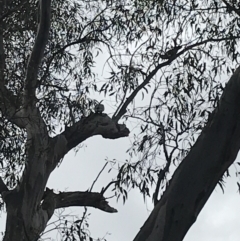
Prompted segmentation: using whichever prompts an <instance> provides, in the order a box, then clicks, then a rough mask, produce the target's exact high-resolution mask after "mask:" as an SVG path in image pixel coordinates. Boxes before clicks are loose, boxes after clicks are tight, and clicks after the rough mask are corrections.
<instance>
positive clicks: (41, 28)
mask: <svg viewBox="0 0 240 241" xmlns="http://www.w3.org/2000/svg"><path fill="white" fill-rule="evenodd" d="M39 4H40V22H39V24H38V31H37V37H36V40H35V43H34V46H33V50H32V53H31V56H30V57H29V61H28V66H27V74H26V80H25V104H26V105H28V104H29V103H31V102H32V101H33V100H34V99H35V90H36V87H37V75H38V68H39V65H40V63H41V60H42V57H43V53H44V49H45V46H46V44H47V40H48V34H49V29H50V20H51V0H39Z"/></svg>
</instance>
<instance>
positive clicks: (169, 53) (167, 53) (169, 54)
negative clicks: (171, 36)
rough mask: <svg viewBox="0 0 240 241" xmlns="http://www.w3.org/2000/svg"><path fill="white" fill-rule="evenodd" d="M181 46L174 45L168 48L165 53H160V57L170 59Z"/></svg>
mask: <svg viewBox="0 0 240 241" xmlns="http://www.w3.org/2000/svg"><path fill="white" fill-rule="evenodd" d="M181 48H182V46H176V47H174V48H172V49H170V50H168V51H167V52H166V53H165V54H160V57H161V58H162V59H172V58H174V57H175V55H176V54H177V52H178V50H179V49H181Z"/></svg>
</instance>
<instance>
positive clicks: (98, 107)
mask: <svg viewBox="0 0 240 241" xmlns="http://www.w3.org/2000/svg"><path fill="white" fill-rule="evenodd" d="M104 110H105V107H104V105H103V104H101V103H97V104H96V105H95V107H94V111H95V113H97V114H102V113H103V111H104Z"/></svg>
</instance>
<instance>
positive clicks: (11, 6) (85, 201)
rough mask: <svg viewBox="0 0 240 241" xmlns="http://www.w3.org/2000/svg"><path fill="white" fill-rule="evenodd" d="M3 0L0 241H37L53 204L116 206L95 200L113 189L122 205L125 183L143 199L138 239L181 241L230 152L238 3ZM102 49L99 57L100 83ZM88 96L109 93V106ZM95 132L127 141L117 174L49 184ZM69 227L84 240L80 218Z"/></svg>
mask: <svg viewBox="0 0 240 241" xmlns="http://www.w3.org/2000/svg"><path fill="white" fill-rule="evenodd" d="M0 3H1V6H2V8H1V10H0V11H1V12H0V91H1V95H0V110H1V122H0V127H1V132H0V141H1V153H0V163H1V181H0V184H1V185H0V193H1V197H2V204H3V203H5V204H6V212H7V221H6V231H5V236H4V241H8V240H11V241H12V240H20V241H21V240H37V239H39V238H40V235H41V233H42V232H43V231H44V230H45V228H46V225H47V223H48V221H49V220H50V218H51V217H52V215H53V213H54V211H55V210H56V209H59V208H63V207H70V206H91V207H95V208H98V209H100V210H102V211H105V212H110V213H113V212H116V211H117V210H116V209H115V208H113V207H111V206H110V205H109V204H108V202H107V201H106V199H105V197H104V194H105V192H106V190H107V189H108V188H109V187H110V186H111V185H113V187H114V188H113V191H114V194H115V196H116V197H117V198H119V197H122V198H123V199H124V201H125V200H126V199H127V193H128V189H129V188H130V187H131V188H138V189H139V190H140V192H141V193H142V194H143V197H144V198H146V197H147V196H152V199H153V202H154V204H155V208H154V210H153V211H152V213H151V215H150V216H149V219H148V220H147V221H146V223H145V224H144V226H143V227H142V228H141V230H140V232H139V233H138V234H137V236H136V238H135V240H136V241H138V240H142V241H145V240H151V241H153V240H164V241H166V240H169V241H170V240H174V241H176V240H182V239H183V237H184V235H185V234H186V232H187V230H188V229H189V228H190V226H191V225H192V223H193V222H194V221H195V220H196V217H197V215H198V214H199V212H200V211H201V209H202V207H203V205H204V204H205V203H206V201H207V199H208V197H209V196H210V195H211V192H212V191H213V189H214V187H215V186H216V185H217V183H219V184H220V185H221V181H222V179H223V175H224V173H225V172H226V171H227V170H228V167H229V166H230V165H231V164H232V163H233V162H234V160H235V158H236V154H237V152H238V149H239V138H238V136H239V135H238V133H239V130H238V128H239V124H238V122H239V107H238V106H239V105H238V103H239V99H238V98H239V84H238V81H239V69H237V70H236V72H235V74H234V75H233V76H232V78H231V79H230V81H229V84H228V85H227V87H226V88H225V86H224V85H225V83H224V81H223V80H222V79H221V78H223V76H227V75H231V74H232V73H233V70H234V69H235V68H236V66H237V63H238V60H239V52H238V49H237V47H238V41H239V38H240V36H239V26H240V24H239V21H240V13H239V12H240V10H239V6H238V3H237V2H236V1H224V0H223V1H220V0H219V1H217V0H212V1H194V0H192V1H190V2H189V1H184V0H183V1H179V2H176V1H167V2H162V1H155V0H149V1H142V0H138V1H137V0H133V1H128V0H123V1H118V0H116V1H108V0H107V1H104V0H102V1H97V0H91V1H63V0H59V1H57V0H52V1H50V0H40V1H39V2H37V1H34V0H28V1H23V0H12V1H5V0H0ZM99 54H100V55H101V54H103V55H104V56H107V59H106V63H105V66H106V67H105V68H104V70H103V71H106V73H105V79H104V83H103V84H102V85H101V84H100V83H98V77H97V75H96V73H95V64H97V63H96V61H97V58H96V56H97V55H99ZM224 88H225V89H224ZM223 90H224V92H223ZM222 92H223V95H222V97H221V98H220V96H221V94H222ZM92 93H98V94H99V95H103V96H105V98H106V99H108V98H110V99H111V100H112V105H113V108H115V111H114V113H113V114H107V113H105V112H104V105H103V104H104V101H103V103H101V102H98V101H97V100H95V99H93V98H92ZM140 97H142V99H143V100H144V101H140V99H139V98H140ZM213 110H214V111H213ZM212 111H213V112H212ZM210 113H212V114H210ZM131 121H134V123H137V124H136V125H137V126H138V128H137V129H136V131H135V132H134V133H130V131H129V129H128V128H127V125H128V123H129V122H131ZM200 133H201V134H200ZM95 135H101V136H102V137H103V138H108V139H117V138H122V137H126V136H129V135H130V136H131V138H133V145H132V146H131V147H130V148H129V150H128V153H129V160H127V161H126V163H125V164H123V165H122V166H121V167H120V168H119V173H118V175H117V177H116V179H115V180H114V181H112V182H110V183H109V184H107V185H106V187H103V189H102V191H101V192H99V193H96V192H92V191H90V190H89V191H88V192H81V191H80V190H76V192H60V193H55V192H54V191H53V190H51V189H49V188H46V187H47V181H48V179H49V176H50V175H51V173H52V172H53V171H54V169H55V168H56V166H57V165H59V164H60V163H61V161H62V159H63V158H64V156H65V155H66V154H67V153H68V152H69V151H70V150H72V149H73V148H75V147H77V146H78V145H79V144H81V143H83V142H84V141H85V140H86V139H88V138H89V137H91V136H95ZM199 135H200V136H199ZM198 136H199V138H198V140H197V142H196V143H195V144H194V142H195V140H196V138H197V137H198ZM136 158H137V161H136ZM63 161H64V160H63ZM170 168H172V169H174V170H175V172H174V174H173V177H172V179H171V181H170V182H168V180H167V178H168V173H169V170H170ZM151 190H154V192H152V191H151ZM161 190H165V192H164V193H162V192H161ZM160 197H161V198H160ZM2 206H3V205H2ZM74 225H75V226H74ZM72 227H73V228H72V229H71V233H70V234H69V232H68V233H67V234H65V235H66V238H71V239H79V240H84V239H85V240H87V239H90V240H91V237H87V235H86V234H85V233H84V232H83V231H82V230H81V227H80V225H79V222H76V223H75V224H73V226H72ZM81 231H82V233H81Z"/></svg>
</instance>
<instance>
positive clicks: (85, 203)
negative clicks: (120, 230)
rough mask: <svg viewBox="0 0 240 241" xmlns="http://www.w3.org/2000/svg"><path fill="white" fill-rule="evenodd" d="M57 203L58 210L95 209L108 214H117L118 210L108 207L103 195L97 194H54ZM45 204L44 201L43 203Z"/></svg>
mask: <svg viewBox="0 0 240 241" xmlns="http://www.w3.org/2000/svg"><path fill="white" fill-rule="evenodd" d="M48 190H49V189H48ZM52 195H54V200H55V202H56V207H55V208H56V209H58V208H66V207H72V206H77V207H94V208H98V209H100V210H102V211H105V212H108V213H116V212H117V210H116V209H115V208H113V207H110V206H109V205H108V202H107V201H106V199H105V198H104V196H103V195H102V194H101V193H96V192H60V193H59V194H55V193H52ZM43 203H44V201H43Z"/></svg>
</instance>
